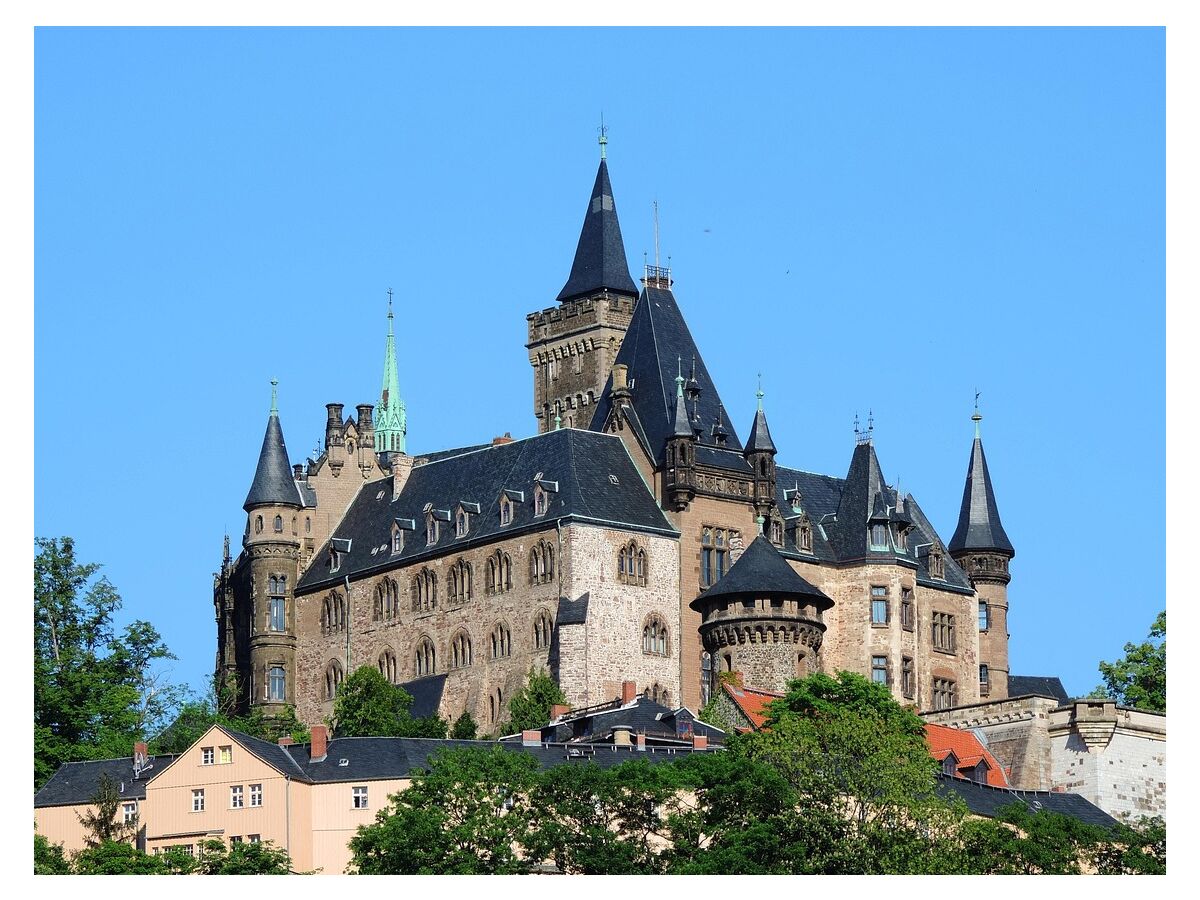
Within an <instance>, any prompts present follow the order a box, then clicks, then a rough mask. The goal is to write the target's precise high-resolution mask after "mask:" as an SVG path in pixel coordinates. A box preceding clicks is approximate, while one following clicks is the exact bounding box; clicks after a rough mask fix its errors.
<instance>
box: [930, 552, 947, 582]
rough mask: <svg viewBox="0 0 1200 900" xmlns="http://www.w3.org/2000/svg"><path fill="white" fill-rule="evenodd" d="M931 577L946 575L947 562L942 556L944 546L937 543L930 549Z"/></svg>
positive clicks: (943, 576)
mask: <svg viewBox="0 0 1200 900" xmlns="http://www.w3.org/2000/svg"><path fill="white" fill-rule="evenodd" d="M929 577H930V578H945V577H946V562H945V559H944V558H943V557H942V548H941V547H938V546H937V545H936V544H935V545H934V546H933V547H932V548H930V550H929Z"/></svg>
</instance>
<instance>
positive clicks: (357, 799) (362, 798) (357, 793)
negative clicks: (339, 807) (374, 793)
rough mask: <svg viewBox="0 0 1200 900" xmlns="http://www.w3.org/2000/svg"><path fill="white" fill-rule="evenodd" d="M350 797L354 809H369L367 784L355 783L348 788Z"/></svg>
mask: <svg viewBox="0 0 1200 900" xmlns="http://www.w3.org/2000/svg"><path fill="white" fill-rule="evenodd" d="M350 799H351V803H352V804H353V808H354V809H370V804H369V799H368V794H367V786H366V785H365V784H360V785H355V786H354V787H352V788H351V789H350Z"/></svg>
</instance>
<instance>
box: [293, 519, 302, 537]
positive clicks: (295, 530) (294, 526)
mask: <svg viewBox="0 0 1200 900" xmlns="http://www.w3.org/2000/svg"><path fill="white" fill-rule="evenodd" d="M299 533H300V531H299V529H298V528H297V527H296V517H295V516H292V536H293V537H295V536H296V535H298V534H299Z"/></svg>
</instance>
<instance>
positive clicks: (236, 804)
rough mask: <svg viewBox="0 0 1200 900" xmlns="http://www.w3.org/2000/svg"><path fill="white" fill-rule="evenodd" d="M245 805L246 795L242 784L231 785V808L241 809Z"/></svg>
mask: <svg viewBox="0 0 1200 900" xmlns="http://www.w3.org/2000/svg"><path fill="white" fill-rule="evenodd" d="M244 805H245V795H244V794H243V791H242V786H241V785H240V784H231V785H230V786H229V808H230V809H241V808H242V807H243V806H244Z"/></svg>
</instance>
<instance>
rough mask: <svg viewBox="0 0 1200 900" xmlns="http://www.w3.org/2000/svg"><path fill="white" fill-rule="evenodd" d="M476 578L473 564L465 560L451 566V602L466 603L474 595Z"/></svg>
mask: <svg viewBox="0 0 1200 900" xmlns="http://www.w3.org/2000/svg"><path fill="white" fill-rule="evenodd" d="M474 581H475V579H474V576H473V573H472V572H471V564H470V563H469V562H467V561H466V560H465V559H460V560H459V561H458V562H456V563H454V564H453V565H451V566H450V602H451V603H466V602H467V601H468V600H470V599H471V596H472V594H473V593H474V589H475V585H474Z"/></svg>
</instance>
